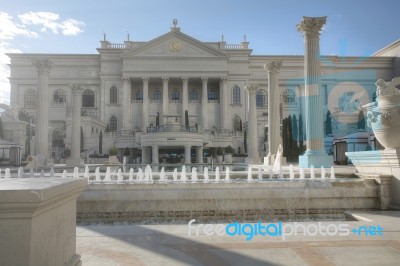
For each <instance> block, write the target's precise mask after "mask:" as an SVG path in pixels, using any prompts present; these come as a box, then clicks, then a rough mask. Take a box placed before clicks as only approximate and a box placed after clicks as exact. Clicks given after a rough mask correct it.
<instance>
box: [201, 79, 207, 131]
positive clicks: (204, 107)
mask: <svg viewBox="0 0 400 266" xmlns="http://www.w3.org/2000/svg"><path fill="white" fill-rule="evenodd" d="M201 81H202V92H201V120H202V123H203V125H202V126H203V129H208V94H207V92H208V88H207V83H208V78H207V77H203V78H201Z"/></svg>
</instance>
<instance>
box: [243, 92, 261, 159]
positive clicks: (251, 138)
mask: <svg viewBox="0 0 400 266" xmlns="http://www.w3.org/2000/svg"><path fill="white" fill-rule="evenodd" d="M246 90H247V92H248V93H249V117H248V123H247V129H248V132H249V134H248V137H247V139H248V156H247V157H248V162H249V163H259V162H260V158H259V156H258V151H257V113H256V92H257V90H258V85H256V84H248V85H246Z"/></svg>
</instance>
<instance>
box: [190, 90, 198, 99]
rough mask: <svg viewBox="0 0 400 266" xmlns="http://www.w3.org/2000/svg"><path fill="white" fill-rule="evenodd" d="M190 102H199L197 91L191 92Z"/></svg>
mask: <svg viewBox="0 0 400 266" xmlns="http://www.w3.org/2000/svg"><path fill="white" fill-rule="evenodd" d="M190 100H191V101H197V100H198V97H197V91H196V90H192V91H191V92H190Z"/></svg>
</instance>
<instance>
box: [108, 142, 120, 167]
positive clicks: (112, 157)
mask: <svg viewBox="0 0 400 266" xmlns="http://www.w3.org/2000/svg"><path fill="white" fill-rule="evenodd" d="M117 155H118V150H117V148H116V147H115V146H112V147H111V148H110V150H109V151H108V162H109V164H119V160H118V157H117Z"/></svg>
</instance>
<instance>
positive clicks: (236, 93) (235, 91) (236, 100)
mask: <svg viewBox="0 0 400 266" xmlns="http://www.w3.org/2000/svg"><path fill="white" fill-rule="evenodd" d="M232 104H235V105H238V104H240V88H239V86H237V85H235V86H233V88H232Z"/></svg>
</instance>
